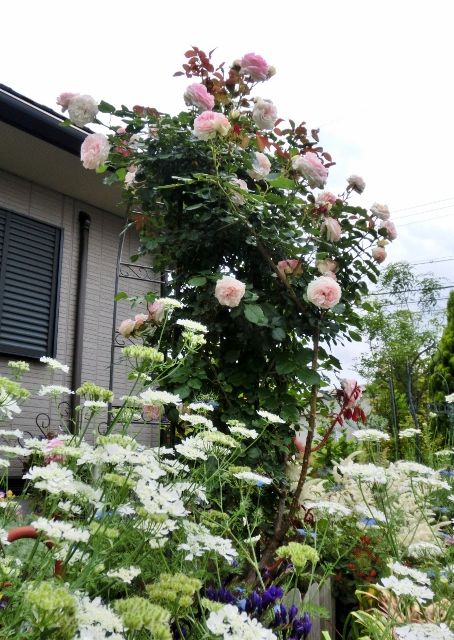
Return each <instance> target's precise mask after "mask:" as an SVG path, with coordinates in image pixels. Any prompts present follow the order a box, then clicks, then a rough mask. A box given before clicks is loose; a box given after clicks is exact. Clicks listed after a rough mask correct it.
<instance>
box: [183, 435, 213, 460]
mask: <svg viewBox="0 0 454 640" xmlns="http://www.w3.org/2000/svg"><path fill="white" fill-rule="evenodd" d="M212 448H213V445H212V444H211V443H210V442H206V441H204V440H202V438H201V437H200V435H197V436H189V437H188V438H185V439H184V440H182V441H181V442H180V443H179V444H177V445H175V450H176V451H178V453H179V454H180V455H182V456H183V457H185V458H188V460H207V459H208V454H209V452H210V451H211V449H212Z"/></svg>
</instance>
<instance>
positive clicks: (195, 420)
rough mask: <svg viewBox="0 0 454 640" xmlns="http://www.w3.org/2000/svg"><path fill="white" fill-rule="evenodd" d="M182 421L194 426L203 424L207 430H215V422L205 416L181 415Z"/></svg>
mask: <svg viewBox="0 0 454 640" xmlns="http://www.w3.org/2000/svg"><path fill="white" fill-rule="evenodd" d="M180 419H181V420H184V421H185V422H189V423H191V424H194V425H197V424H202V425H203V426H205V427H206V428H207V429H213V422H212V421H211V420H209V419H208V418H205V416H200V415H198V414H197V415H195V414H193V413H182V414H180Z"/></svg>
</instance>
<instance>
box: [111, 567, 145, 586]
mask: <svg viewBox="0 0 454 640" xmlns="http://www.w3.org/2000/svg"><path fill="white" fill-rule="evenodd" d="M139 574H140V569H139V567H129V568H125V567H121V568H120V569H112V570H111V571H108V572H107V573H106V576H107V577H108V578H118V580H121V582H126V584H131V582H132V581H133V580H134V578H137V576H138V575H139Z"/></svg>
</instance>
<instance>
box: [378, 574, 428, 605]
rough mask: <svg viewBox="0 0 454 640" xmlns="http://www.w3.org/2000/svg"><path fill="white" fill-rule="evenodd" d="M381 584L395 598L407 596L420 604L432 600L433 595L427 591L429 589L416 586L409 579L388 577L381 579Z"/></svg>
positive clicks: (423, 586)
mask: <svg viewBox="0 0 454 640" xmlns="http://www.w3.org/2000/svg"><path fill="white" fill-rule="evenodd" d="M381 584H382V586H383V587H384V588H385V589H388V591H392V592H393V593H394V594H395V595H396V596H398V597H400V596H408V597H409V598H412V599H413V600H416V601H417V602H419V603H420V604H423V603H425V602H426V601H428V600H432V599H433V597H434V595H435V594H434V592H433V591H432V589H429V587H426V586H425V585H420V584H416V582H413V580H410V578H401V579H399V578H396V576H389V577H388V578H382V579H381Z"/></svg>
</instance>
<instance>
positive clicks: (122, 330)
mask: <svg viewBox="0 0 454 640" xmlns="http://www.w3.org/2000/svg"><path fill="white" fill-rule="evenodd" d="M135 326H136V321H135V320H131V318H128V319H127V320H123V322H122V323H121V324H120V326H119V327H118V333H119V334H120V335H121V336H123V338H129V336H130V335H132V333H133V332H134V329H135Z"/></svg>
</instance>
